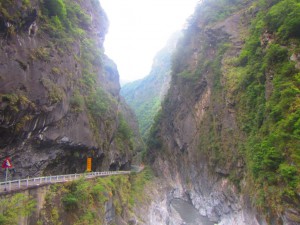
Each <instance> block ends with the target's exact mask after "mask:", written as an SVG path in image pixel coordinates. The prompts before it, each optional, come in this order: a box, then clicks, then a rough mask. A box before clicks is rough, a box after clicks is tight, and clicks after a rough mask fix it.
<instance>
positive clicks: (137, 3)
mask: <svg viewBox="0 0 300 225" xmlns="http://www.w3.org/2000/svg"><path fill="white" fill-rule="evenodd" d="M197 2H198V0H100V3H101V5H102V7H103V8H104V10H105V12H106V14H107V16H108V19H109V21H110V27H109V31H108V34H107V36H106V39H105V43H104V47H105V53H106V54H107V55H108V56H109V57H110V58H112V59H113V60H114V61H115V63H116V64H117V66H118V70H119V73H120V79H121V80H126V81H128V80H130V81H132V80H137V79H140V78H142V77H144V76H146V75H148V73H149V72H150V69H151V65H152V60H153V57H154V56H155V54H156V53H157V52H158V51H159V50H160V49H161V48H162V47H164V45H165V44H166V41H167V40H168V39H169V37H170V36H171V34H172V33H173V32H175V31H177V30H180V29H181V28H182V26H183V25H184V23H185V21H186V19H187V18H188V17H189V16H190V15H192V13H193V12H194V8H195V6H196V3H197Z"/></svg>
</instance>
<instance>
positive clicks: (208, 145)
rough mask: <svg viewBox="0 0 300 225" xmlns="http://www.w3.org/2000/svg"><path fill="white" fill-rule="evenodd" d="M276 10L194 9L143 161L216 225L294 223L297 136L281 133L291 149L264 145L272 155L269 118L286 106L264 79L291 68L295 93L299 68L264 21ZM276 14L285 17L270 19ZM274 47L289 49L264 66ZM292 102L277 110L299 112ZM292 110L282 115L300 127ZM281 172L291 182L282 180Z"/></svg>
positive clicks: (242, 4) (234, 5)
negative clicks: (287, 171) (286, 173)
mask: <svg viewBox="0 0 300 225" xmlns="http://www.w3.org/2000/svg"><path fill="white" fill-rule="evenodd" d="M276 3H277V2H264V3H263V4H261V3H257V2H255V1H210V2H208V1H207V2H204V3H203V4H202V5H200V6H199V7H198V8H197V10H196V13H195V15H194V17H193V18H191V21H190V25H189V27H188V28H187V30H186V31H185V37H184V38H183V39H182V40H181V41H180V42H179V44H178V46H177V53H176V54H175V57H174V60H173V68H172V69H173V71H172V81H171V87H170V90H169V92H168V95H167V97H166V99H165V101H164V104H163V110H162V112H161V113H160V114H159V115H157V117H156V123H155V124H154V126H153V127H152V129H151V132H150V133H151V136H150V139H149V141H148V144H149V153H148V156H149V158H150V162H151V163H152V165H153V168H154V170H155V171H156V172H157V174H158V175H159V176H161V177H163V178H164V179H167V180H168V183H169V184H170V188H171V189H172V188H174V189H175V190H177V191H179V192H180V193H181V196H182V197H183V198H186V196H188V198H189V199H190V201H191V202H192V203H193V205H194V206H195V207H196V208H197V209H198V210H199V212H200V213H201V214H202V215H206V216H208V217H209V218H210V219H211V220H213V221H216V222H219V224H236V225H242V224H245V225H246V224H299V223H300V219H299V218H300V210H299V180H298V178H297V177H298V176H299V164H298V161H297V160H296V156H294V158H293V156H291V155H292V154H298V153H299V152H298V153H295V152H296V151H297V150H296V149H297V147H296V146H298V147H299V145H298V144H299V142H298V140H297V138H296V137H295V136H294V135H295V134H296V132H295V130H292V132H291V131H290V130H288V131H287V130H284V129H283V128H282V130H284V132H286V136H285V137H288V138H286V139H285V142H284V143H285V145H286V146H290V149H289V150H288V151H287V150H286V149H287V148H281V146H282V145H279V144H278V143H279V139H280V138H281V137H280V135H278V136H277V138H278V139H277V141H275V140H274V139H272V141H270V142H268V144H269V143H270V145H271V146H272V147H269V146H267V145H266V143H265V142H264V140H270V139H269V137H268V134H272V132H275V130H274V129H272V127H273V125H272V124H276V123H277V122H278V121H280V120H281V118H274V117H273V118H272V119H273V120H272V121H270V120H269V118H270V114H269V112H270V111H272V110H273V109H272V107H271V104H274V105H275V104H276V103H275V102H276V101H277V102H279V101H281V99H282V98H280V97H278V94H276V96H275V93H276V92H277V91H276V88H278V89H281V90H284V88H283V87H284V86H285V85H284V84H281V85H282V86H279V85H278V83H276V81H275V80H276V79H274V81H272V80H270V73H272V78H271V79H273V77H274V76H275V77H277V79H280V77H281V76H282V74H281V73H282V72H279V70H277V68H278V64H276V63H278V62H279V61H280V60H282V62H281V61H280V63H283V64H284V63H286V65H287V64H289V65H290V67H289V68H290V69H291V70H290V71H289V72H288V73H289V75H288V76H289V79H290V80H289V81H290V84H292V85H295V84H296V86H297V85H299V83H297V81H295V78H296V77H297V73H298V72H299V71H298V70H297V64H296V63H294V62H293V61H294V60H291V59H290V58H289V55H295V51H294V48H291V45H292V46H293V45H294V47H295V45H296V46H298V45H297V44H295V43H294V42H293V41H292V42H290V41H289V40H287V41H285V42H284V44H283V41H282V39H280V38H278V37H277V39H276V35H278V36H279V33H280V30H279V31H278V30H274V31H273V33H271V34H270V33H268V32H270V30H269V28H268V26H269V25H268V22H266V21H268V20H267V18H265V17H264V16H265V15H270V14H271V15H270V17H271V16H273V14H274V11H275V10H274V8H273V9H271V10H270V8H271V7H272V6H273V5H276ZM279 4H280V3H279ZM274 7H276V6H274ZM279 7H280V6H278V8H279ZM272 10H273V11H272ZM276 10H277V9H276ZM280 16H284V15H277V16H274V18H278V17H280ZM272 18H273V17H272ZM297 19H299V18H298V17H297ZM262 24H264V25H262ZM279 26H280V25H278V27H279ZM278 27H277V29H278ZM291 30H292V29H291ZM266 36H268V37H273V38H266ZM292 37H293V38H299V36H297V35H292ZM266 39H267V40H266ZM287 39H288V38H287ZM274 42H275V43H276V42H277V43H279V45H281V46H283V45H285V46H284V47H282V49H284V48H285V49H286V48H288V49H291V51H290V52H289V53H288V54H286V55H284V54H283V55H284V56H283V57H282V58H280V59H279V58H276V60H278V61H277V62H276V63H274V61H268V55H269V54H271V53H270V52H269V51H271V50H270V49H272V47H273V46H272V44H273V43H274ZM297 43H298V42H297ZM249 46H251V47H252V49H251V51H252V52H251V51H250V50H249V48H250V47H249ZM245 49H246V50H245ZM253 49H254V50H253ZM279 49H280V47H279ZM247 51H248V52H247ZM278 51H280V50H278ZM282 51H283V50H282ZM245 52H246V53H245ZM296 52H297V51H296ZM245 54H248V55H247V58H246V59H245V56H244V55H245ZM276 54H280V53H279V52H276ZM296 55H297V53H296ZM255 57H257V58H256V59H253V58H255ZM291 58H292V57H291ZM294 58H295V57H294ZM243 60H244V61H243ZM247 60H248V61H247ZM253 62H255V63H256V64H255V63H253ZM264 62H267V63H269V64H267V66H266V65H262V64H263V63H264ZM283 64H280V65H283ZM260 66H261V67H260ZM266 68H267V69H266ZM271 68H273V70H272V69H271ZM263 70H264V71H263ZM262 71H263V72H262ZM280 71H282V70H280ZM277 82H278V80H277ZM276 85H277V86H276ZM270 86H271V88H270ZM272 88H273V89H272ZM296 89H297V90H299V86H297V88H296ZM272 95H273V96H272ZM270 96H272V97H270ZM261 99H266V100H261ZM270 99H272V100H270ZM269 100H270V101H269ZM272 101H274V102H272ZM288 101H290V102H289V103H287V101H285V102H284V103H283V104H286V105H285V109H287V108H288V107H289V106H290V105H294V106H295V102H296V101H297V94H294V95H291V98H290V99H289V100H288ZM262 105H264V106H265V107H266V108H263V109H261V107H262ZM268 107H269V108H268ZM277 107H278V106H277ZM277 109H278V108H277ZM262 110H265V111H262ZM297 110H298V111H297ZM295 111H297V112H299V108H298V106H297V107H296V108H294V109H293V110H291V111H284V113H285V116H288V115H291V117H292V118H294V121H297V120H298V121H299V116H297V115H298V114H296V115H295V114H294V112H295ZM262 114H263V115H262ZM250 121H251V123H250ZM257 124H258V125H257ZM277 126H280V125H279V124H278V125H277ZM291 129H293V128H291ZM294 129H295V128H294ZM250 130H251V131H250ZM290 133H293V134H292V135H291V136H288V135H289V134H290ZM255 135H257V136H256V139H254V138H253V137H254V136H255ZM253 139H254V140H256V142H255V141H254V142H253ZM260 141H261V145H260ZM266 142H267V141H266ZM289 143H290V144H289ZM255 144H257V145H255ZM258 145H260V146H262V147H257V146H258ZM268 148H270V149H271V150H269V149H268ZM261 149H262V150H261ZM274 149H276V150H274ZM262 151H263V152H262ZM293 151H294V153H292V152H293ZM274 152H275V153H274ZM288 152H289V153H288ZM273 153H274V155H273ZM298 155H299V154H298ZM259 157H260V158H259ZM264 163H265V164H264ZM257 164H259V166H257ZM283 164H284V165H283ZM285 165H288V167H289V169H290V172H291V173H290V175H291V176H290V177H289V178H287V177H285V178H284V172H282V170H283V168H284V166H285ZM292 167H293V168H292ZM257 171H259V173H258V174H257ZM292 171H293V172H292ZM273 174H274V175H273ZM292 174H293V175H292ZM273 176H275V177H276V176H277V177H276V178H274V177H273ZM272 177H273V178H272ZM271 179H272V180H271ZM283 187H285V188H283ZM288 190H289V191H291V192H289V191H288ZM288 192H289V193H290V194H291V195H289V194H287V193H288ZM177 197H178V195H177Z"/></svg>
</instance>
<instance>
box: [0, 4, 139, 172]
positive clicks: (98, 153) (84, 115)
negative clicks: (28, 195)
mask: <svg viewBox="0 0 300 225" xmlns="http://www.w3.org/2000/svg"><path fill="white" fill-rule="evenodd" d="M0 9H1V11H0V35H1V46H0V55H1V56H0V62H1V66H0V87H1V88H0V148H1V158H2V157H5V155H9V156H11V157H12V160H13V164H14V166H15V168H16V170H17V171H18V173H19V176H20V177H24V176H36V175H41V174H60V173H75V172H83V171H84V170H85V161H86V157H92V158H93V168H92V169H93V170H94V171H96V170H100V169H106V170H107V169H126V168H128V167H129V166H130V162H131V157H132V153H133V151H134V149H133V146H132V144H130V143H129V142H130V140H125V139H124V138H123V136H122V135H121V133H122V131H121V128H120V114H121V111H120V107H119V104H120V99H119V91H120V86H119V75H118V71H117V69H116V66H115V64H114V63H113V62H112V61H111V60H110V59H109V58H108V57H107V56H106V55H104V53H103V41H104V38H105V33H106V31H107V28H108V22H107V17H106V15H105V13H104V11H103V10H102V8H101V6H100V3H99V2H98V1H96V0H91V1H84V2H83V1H68V0H65V1H62V0H55V1H43V2H42V1H37V0H36V1H35V0H32V1H21V0H5V1H1V3H0ZM125 122H126V121H125Z"/></svg>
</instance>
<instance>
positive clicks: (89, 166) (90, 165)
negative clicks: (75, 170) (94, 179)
mask: <svg viewBox="0 0 300 225" xmlns="http://www.w3.org/2000/svg"><path fill="white" fill-rule="evenodd" d="M86 171H87V172H91V171H92V158H87V161H86Z"/></svg>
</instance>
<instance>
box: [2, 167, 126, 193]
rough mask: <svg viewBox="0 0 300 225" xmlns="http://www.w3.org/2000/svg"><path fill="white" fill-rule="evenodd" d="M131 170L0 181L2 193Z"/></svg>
mask: <svg viewBox="0 0 300 225" xmlns="http://www.w3.org/2000/svg"><path fill="white" fill-rule="evenodd" d="M130 173H131V171H104V172H91V173H81V174H76V173H75V174H66V175H57V176H46V177H34V178H27V179H19V180H11V181H7V182H0V193H1V192H7V191H12V190H18V189H21V188H25V189H26V188H28V187H33V186H38V185H41V184H51V183H59V182H66V181H72V180H76V179H79V178H81V177H83V178H85V179H87V178H93V177H101V176H109V175H121V174H130Z"/></svg>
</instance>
